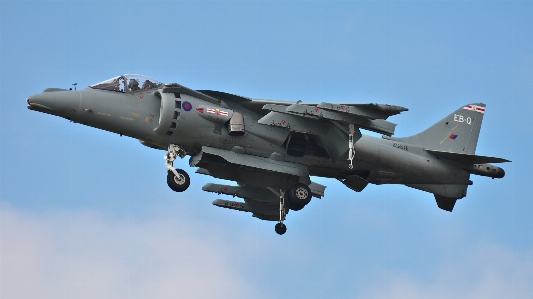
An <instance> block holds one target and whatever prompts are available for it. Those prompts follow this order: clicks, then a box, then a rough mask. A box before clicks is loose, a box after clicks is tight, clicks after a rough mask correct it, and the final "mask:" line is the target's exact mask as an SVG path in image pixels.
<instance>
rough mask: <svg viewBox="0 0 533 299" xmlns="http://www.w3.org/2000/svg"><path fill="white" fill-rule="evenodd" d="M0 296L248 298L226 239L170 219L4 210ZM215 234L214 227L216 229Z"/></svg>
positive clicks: (244, 284)
mask: <svg viewBox="0 0 533 299" xmlns="http://www.w3.org/2000/svg"><path fill="white" fill-rule="evenodd" d="M0 216H1V218H0V220H1V227H0V228H1V239H0V242H1V244H0V252H1V261H0V262H1V264H0V274H1V277H0V280H1V283H0V289H1V291H0V297H1V298H54V299H61V298H215V297H216V298H250V297H252V295H253V294H254V292H253V289H251V288H250V287H249V285H248V284H246V283H245V277H243V276H242V274H240V273H239V272H238V271H237V269H238V268H237V267H235V265H233V264H232V263H231V262H230V261H231V260H229V259H228V258H227V256H230V253H229V252H228V250H229V248H231V246H230V244H229V243H230V242H231V241H224V240H221V239H217V238H216V237H213V234H210V236H211V237H210V238H209V239H207V238H206V234H207V231H205V229H202V228H201V227H198V226H196V227H197V228H196V229H195V228H194V227H195V226H194V225H185V224H186V223H185V222H186V221H185V220H183V221H177V220H175V219H171V220H169V219H166V220H165V219H162V220H147V221H142V220H139V219H122V220H119V221H116V220H115V221H111V220H108V219H105V218H104V217H101V215H97V214H95V213H91V212H72V213H44V214H32V213H27V212H20V211H17V210H14V209H11V208H3V209H2V211H1V214H0ZM215 233H216V232H215Z"/></svg>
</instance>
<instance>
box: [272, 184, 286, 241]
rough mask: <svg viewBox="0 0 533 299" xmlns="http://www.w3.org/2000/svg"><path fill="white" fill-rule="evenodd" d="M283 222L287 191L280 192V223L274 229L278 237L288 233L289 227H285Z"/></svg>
mask: <svg viewBox="0 0 533 299" xmlns="http://www.w3.org/2000/svg"><path fill="white" fill-rule="evenodd" d="M283 220H285V191H283V190H279V222H278V223H277V224H276V227H275V228H274V229H275V230H276V233H278V235H283V234H284V233H285V232H287V226H285V224H284V223H283Z"/></svg>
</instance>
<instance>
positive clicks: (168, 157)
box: [165, 144, 191, 192]
mask: <svg viewBox="0 0 533 299" xmlns="http://www.w3.org/2000/svg"><path fill="white" fill-rule="evenodd" d="M185 155H186V153H185V151H184V150H183V149H182V148H181V147H179V146H178V145H175V144H171V145H169V146H168V152H167V153H166V154H165V166H166V168H167V184H168V186H169V187H170V189H172V190H174V191H176V192H183V191H185V190H187V188H189V185H190V184H191V179H190V177H189V175H188V174H187V173H186V172H185V171H184V170H182V169H177V168H174V160H176V157H178V156H179V157H181V158H183V157H185Z"/></svg>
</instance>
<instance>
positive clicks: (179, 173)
mask: <svg viewBox="0 0 533 299" xmlns="http://www.w3.org/2000/svg"><path fill="white" fill-rule="evenodd" d="M167 184H168V186H169V187H170V189H172V190H174V191H176V192H183V191H185V190H187V188H189V185H190V184H191V179H190V177H189V175H188V174H187V173H186V172H185V171H184V170H182V169H176V168H173V169H172V170H169V171H168V172H167Z"/></svg>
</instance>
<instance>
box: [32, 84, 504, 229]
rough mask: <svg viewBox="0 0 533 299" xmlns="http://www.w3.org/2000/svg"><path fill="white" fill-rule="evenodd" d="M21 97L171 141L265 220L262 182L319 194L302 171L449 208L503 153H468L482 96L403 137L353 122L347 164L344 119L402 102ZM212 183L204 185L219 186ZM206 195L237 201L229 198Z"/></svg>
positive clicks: (150, 141)
mask: <svg viewBox="0 0 533 299" xmlns="http://www.w3.org/2000/svg"><path fill="white" fill-rule="evenodd" d="M27 102H28V104H29V106H28V108H29V109H30V110H34V111H39V112H44V113H48V114H52V115H56V116H60V117H64V118H66V119H69V120H71V121H73V122H76V123H82V124H85V125H88V126H92V127H95V128H100V129H103V130H107V131H110V132H114V133H117V134H121V135H127V136H130V137H133V138H137V139H139V141H140V142H141V144H143V145H146V146H149V147H152V148H157V149H166V148H167V147H168V145H169V144H176V145H179V146H180V147H181V148H182V149H184V150H185V152H186V153H187V155H189V156H190V157H191V160H190V165H191V166H193V167H200V169H199V170H198V172H199V173H203V174H207V175H211V176H214V177H218V178H224V179H230V180H235V181H237V182H238V183H239V184H240V187H235V186H225V187H226V188H230V189H231V190H240V191H239V194H246V195H245V196H244V195H243V198H244V199H245V202H244V203H243V204H246V205H243V206H242V208H241V207H240V206H238V208H237V209H239V210H243V211H249V212H251V213H252V214H253V215H254V216H256V217H258V218H260V219H267V220H275V219H276V217H275V216H276V215H277V213H278V212H279V204H278V202H277V201H278V200H279V198H278V196H276V195H272V194H273V193H272V192H270V191H267V190H268V189H265V188H272V190H280V189H281V190H287V189H289V188H290V187H291V186H292V185H293V184H294V183H296V182H301V183H304V184H306V185H310V186H311V187H313V189H314V190H313V191H312V194H313V195H314V196H315V197H321V196H322V195H324V189H325V186H321V185H318V184H314V183H312V182H311V181H310V180H309V175H314V176H323V177H330V178H335V179H338V180H340V181H342V182H343V183H344V184H345V185H346V186H347V187H349V188H350V189H352V190H355V191H357V192H360V191H362V190H363V189H364V188H365V187H366V185H367V184H368V183H372V184H404V185H406V186H409V187H412V188H416V189H420V190H423V191H427V192H430V193H433V194H434V197H435V198H436V201H437V203H438V206H439V207H441V208H443V209H444V210H449V211H451V210H452V209H453V207H454V205H455V201H456V200H457V199H458V198H462V197H464V196H465V195H466V191H467V188H468V186H469V185H470V184H471V181H470V179H469V178H470V175H471V174H477V175H483V176H488V177H493V178H494V177H503V175H504V171H503V169H501V168H499V167H496V166H493V165H490V164H487V163H489V162H490V163H497V162H508V160H505V159H501V158H494V157H483V156H476V155H475V149H476V145H477V141H478V137H479V133H480V128H481V123H482V119H483V115H484V114H483V113H482V110H484V108H485V105H484V104H482V103H476V104H469V105H465V106H462V107H460V108H459V109H457V110H455V111H454V112H452V113H451V114H449V115H448V116H446V117H444V118H443V119H442V120H440V121H438V122H436V123H435V124H434V125H432V126H430V127H429V128H427V129H426V130H423V131H422V132H421V133H419V134H416V135H413V136H410V137H404V138H395V137H388V136H383V138H375V137H371V136H367V135H361V134H360V132H359V130H356V136H355V141H356V142H355V147H354V150H355V156H354V165H355V169H354V170H347V169H346V167H345V166H346V163H347V158H348V157H347V156H348V153H347V151H348V135H347V130H348V124H350V123H352V124H355V125H356V127H358V128H366V129H371V130H374V131H378V132H383V133H385V134H387V135H392V134H393V133H394V128H395V124H393V123H391V122H389V121H385V119H387V118H388V117H389V116H391V115H394V114H397V113H400V112H402V111H406V110H407V109H406V108H403V107H399V106H391V105H382V104H353V103H351V104H350V103H349V104H339V103H301V102H298V103H291V102H286V101H273V100H259V99H252V98H248V97H243V96H237V95H232V94H229V93H224V92H217V91H195V90H192V89H189V88H186V87H184V86H181V85H178V84H175V83H173V84H167V85H160V86H159V87H158V88H157V89H148V90H144V89H141V90H125V91H124V92H117V91H113V90H102V89H95V88H92V87H88V88H85V89H82V90H77V91H71V90H64V89H57V88H49V89H47V90H45V92H43V93H41V94H37V95H33V96H30V97H28V98H27ZM263 108H265V109H263ZM208 109H211V110H208ZM208 111H211V112H208ZM234 113H240V114H242V116H243V117H244V128H245V133H244V135H243V136H231V135H229V133H228V128H227V125H226V124H227V123H228V122H229V120H230V119H231V117H232V115H233V114H234ZM283 120H285V122H283ZM290 132H303V133H306V134H308V135H307V137H306V138H307V139H306V140H308V141H306V142H307V145H306V153H305V155H304V156H303V157H295V156H290V155H288V154H287V150H286V148H287V146H288V145H287V137H288V136H289V133H290ZM193 179H194V178H193ZM213 186H214V185H210V186H207V185H206V186H204V190H206V191H209V192H215V191H214V190H215V189H216V188H225V187H224V186H222V187H221V186H218V185H217V186H215V187H213ZM213 188H215V189H213ZM239 188H240V189H239ZM259 190H260V191H259ZM254 194H256V195H254ZM265 194H267V195H265ZM326 195H327V194H326ZM452 202H453V204H451V203H452ZM439 203H440V204H439ZM213 204H215V205H217V206H222V207H229V208H235V207H236V206H235V205H236V202H232V201H224V200H217V201H215V202H213Z"/></svg>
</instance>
